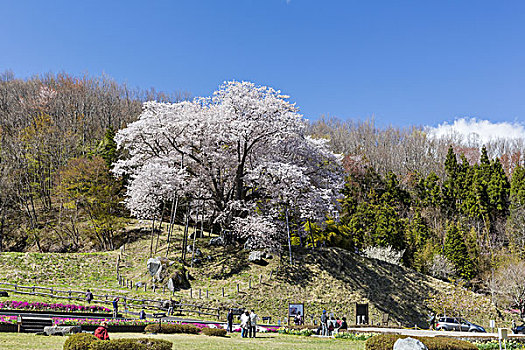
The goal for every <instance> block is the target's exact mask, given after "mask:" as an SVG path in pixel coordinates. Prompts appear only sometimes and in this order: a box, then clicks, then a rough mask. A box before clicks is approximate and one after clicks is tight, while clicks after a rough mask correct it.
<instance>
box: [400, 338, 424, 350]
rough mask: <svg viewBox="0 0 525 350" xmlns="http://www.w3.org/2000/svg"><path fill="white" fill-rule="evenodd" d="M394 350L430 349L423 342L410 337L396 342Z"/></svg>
mask: <svg viewBox="0 0 525 350" xmlns="http://www.w3.org/2000/svg"><path fill="white" fill-rule="evenodd" d="M394 350H428V348H427V346H426V345H425V344H423V343H422V342H421V341H419V340H417V339H414V338H410V337H408V338H405V339H398V340H396V342H395V343H394Z"/></svg>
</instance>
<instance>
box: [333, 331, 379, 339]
mask: <svg viewBox="0 0 525 350" xmlns="http://www.w3.org/2000/svg"><path fill="white" fill-rule="evenodd" d="M371 337H373V335H371V334H364V333H361V334H354V333H348V332H341V333H336V335H335V338H336V339H349V340H355V341H363V340H367V339H369V338H371Z"/></svg>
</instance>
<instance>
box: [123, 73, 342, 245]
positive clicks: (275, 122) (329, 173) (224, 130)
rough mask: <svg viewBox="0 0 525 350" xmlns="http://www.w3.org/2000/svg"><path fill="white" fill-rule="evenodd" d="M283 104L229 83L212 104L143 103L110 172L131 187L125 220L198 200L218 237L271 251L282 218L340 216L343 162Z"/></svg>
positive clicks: (267, 93) (273, 94) (277, 97)
mask: <svg viewBox="0 0 525 350" xmlns="http://www.w3.org/2000/svg"><path fill="white" fill-rule="evenodd" d="M287 98H288V96H284V95H282V94H281V93H280V92H279V91H276V90H274V89H272V88H269V87H260V86H255V85H254V84H252V83H249V82H235V81H232V82H227V83H225V84H224V85H222V86H221V87H220V89H219V90H218V91H216V92H215V93H214V94H213V96H212V97H209V98H197V99H195V100H193V101H191V102H190V101H185V102H179V103H175V104H168V103H158V102H147V103H145V104H144V109H143V112H142V114H141V116H140V118H139V120H137V121H136V122H134V123H132V124H130V125H129V126H128V127H127V128H125V129H123V130H121V131H119V132H118V134H117V136H116V141H117V144H118V146H119V148H121V149H123V150H125V151H126V154H127V155H128V157H127V158H126V159H125V160H121V161H119V162H118V163H117V164H116V166H115V168H114V171H115V172H116V173H117V174H121V175H122V174H128V175H129V177H130V179H131V180H130V185H129V187H128V191H127V200H126V204H127V206H128V207H129V209H130V210H131V213H132V214H133V215H134V216H136V217H138V218H152V217H154V216H155V215H158V214H159V208H160V207H161V203H163V202H165V201H171V200H174V199H175V198H185V199H187V200H188V201H192V200H193V201H199V203H205V205H206V207H207V209H208V210H212V211H213V212H214V213H215V222H216V223H220V224H221V225H222V227H223V228H224V229H228V230H233V231H234V232H236V233H237V234H238V236H239V237H241V238H245V239H247V238H251V240H252V241H257V242H261V244H262V245H270V243H271V242H276V241H278V240H279V237H280V236H282V234H283V232H282V229H279V227H282V223H283V222H284V220H285V215H284V214H285V213H289V217H290V218H293V220H295V222H298V221H301V220H306V219H308V220H314V221H315V220H322V219H324V218H325V217H326V214H327V213H329V212H333V211H334V210H337V199H338V197H339V196H340V192H339V191H340V189H341V188H342V185H343V180H344V179H343V171H342V168H341V157H340V156H338V155H335V154H333V153H331V152H330V151H329V150H328V148H327V146H326V141H325V140H318V139H312V138H310V137H308V136H306V135H305V121H304V120H303V118H302V116H301V115H300V114H298V113H297V108H296V107H295V105H294V104H292V103H290V102H288V101H287Z"/></svg>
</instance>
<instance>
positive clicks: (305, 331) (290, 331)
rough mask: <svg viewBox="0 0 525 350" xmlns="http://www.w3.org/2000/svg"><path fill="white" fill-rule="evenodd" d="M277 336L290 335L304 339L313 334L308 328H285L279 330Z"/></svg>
mask: <svg viewBox="0 0 525 350" xmlns="http://www.w3.org/2000/svg"><path fill="white" fill-rule="evenodd" d="M278 332H279V334H290V335H302V336H305V337H309V336H311V335H312V334H314V333H315V332H314V330H312V329H309V328H303V329H290V328H286V327H281V328H279V331H278Z"/></svg>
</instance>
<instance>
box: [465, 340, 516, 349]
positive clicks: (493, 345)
mask: <svg viewBox="0 0 525 350" xmlns="http://www.w3.org/2000/svg"><path fill="white" fill-rule="evenodd" d="M474 345H476V346H477V347H478V350H499V342H498V341H497V340H491V341H488V342H484V343H482V342H474ZM505 349H507V350H515V349H523V343H520V342H518V341H514V340H507V341H506V342H505Z"/></svg>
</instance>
